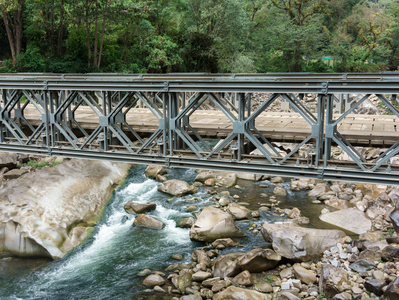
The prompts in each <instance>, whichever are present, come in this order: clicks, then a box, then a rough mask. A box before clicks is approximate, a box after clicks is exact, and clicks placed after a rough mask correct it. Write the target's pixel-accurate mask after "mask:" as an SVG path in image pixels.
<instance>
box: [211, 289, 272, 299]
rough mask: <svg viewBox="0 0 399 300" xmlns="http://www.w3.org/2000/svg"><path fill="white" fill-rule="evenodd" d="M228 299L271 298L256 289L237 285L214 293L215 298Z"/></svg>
mask: <svg viewBox="0 0 399 300" xmlns="http://www.w3.org/2000/svg"><path fill="white" fill-rule="evenodd" d="M226 299H246V300H269V299H271V298H269V297H268V295H266V294H263V293H260V292H257V291H254V290H248V289H243V288H239V287H235V286H229V287H228V288H227V289H225V290H224V291H222V292H220V293H217V294H215V295H214V297H213V300H226Z"/></svg>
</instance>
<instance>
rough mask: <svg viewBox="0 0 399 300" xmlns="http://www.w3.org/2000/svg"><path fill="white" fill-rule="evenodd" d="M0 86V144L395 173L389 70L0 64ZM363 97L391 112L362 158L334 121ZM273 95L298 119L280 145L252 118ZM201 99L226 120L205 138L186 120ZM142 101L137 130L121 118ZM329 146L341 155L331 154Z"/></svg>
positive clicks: (250, 168)
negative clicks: (25, 70)
mask: <svg viewBox="0 0 399 300" xmlns="http://www.w3.org/2000/svg"><path fill="white" fill-rule="evenodd" d="M0 90H1V97H0V100H1V103H0V112H1V113H0V151H9V152H19V153H28V154H37V155H54V156H66V157H75V158H86V159H108V160H114V161H121V162H129V163H139V164H158V165H164V166H173V167H185V168H201V169H217V170H226V171H237V172H252V173H259V174H268V175H279V176H289V177H308V178H316V179H325V180H345V181H360V182H372V183H383V184H398V183H399V159H397V157H396V156H397V155H398V154H399V134H397V133H395V132H396V130H397V123H396V122H399V121H398V120H399V119H398V118H399V111H398V109H397V107H398V105H397V102H396V95H397V94H399V73H395V72H393V73H378V74H374V73H370V74H307V73H297V74H296V73H290V74H284V73H281V74H279V73H274V74H195V73H194V74H158V75H157V74H140V75H136V74H135V75H125V74H80V75H79V74H63V75H62V74H0ZM260 95H261V96H262V97H261V98H259V96H260ZM304 95H306V97H309V96H311V97H313V99H316V100H315V102H316V104H317V105H316V107H315V108H313V109H310V108H309V106H308V105H307V103H306V99H305V100H304ZM259 99H261V101H259ZM370 99H373V101H374V102H375V101H377V102H378V105H379V107H380V108H381V107H382V108H384V109H385V111H386V112H388V113H389V114H391V115H392V118H393V123H392V124H393V125H392V124H391V125H392V126H393V127H392V128H393V129H392V130H393V134H391V138H390V140H389V141H385V143H384V145H387V146H386V148H384V149H382V150H381V151H379V152H378V155H377V156H373V157H371V158H370V157H368V156H366V155H365V154H364V151H363V152H362V151H361V149H359V148H358V147H355V145H352V144H351V143H350V142H349V141H348V139H347V138H346V136H345V134H344V131H343V129H342V126H341V125H342V123H343V121H344V120H345V118H348V117H349V116H351V117H352V118H354V119H357V118H358V119H362V116H364V115H360V114H356V113H357V112H358V109H359V108H360V107H361V106H362V105H365V103H368V102H370V101H371V100H370ZM254 102H256V103H257V105H254ZM281 103H285V107H288V108H289V110H290V112H291V114H293V115H295V116H296V117H298V118H300V119H301V120H302V123H304V124H305V125H306V126H307V129H308V131H305V132H307V135H306V136H305V137H304V138H303V140H302V141H301V142H299V143H297V144H295V145H294V146H291V148H290V149H289V150H287V151H285V152H284V151H281V147H280V148H279V145H277V144H276V143H274V142H273V141H272V139H271V137H270V136H268V134H265V133H263V132H261V130H259V128H258V127H259V126H258V123H260V120H261V119H262V120H265V119H266V120H267V118H268V112H269V111H270V109H271V107H275V106H276V105H281ZM205 105H206V106H207V107H208V110H206V112H209V113H211V112H212V110H209V107H211V108H212V109H213V111H218V112H219V113H221V114H222V115H223V116H224V118H225V120H226V122H227V123H228V124H229V125H230V127H229V128H230V132H228V133H227V134H226V135H225V136H224V137H223V138H221V139H218V140H208V139H206V138H205V137H203V136H201V134H200V133H199V131H198V128H196V126H195V124H193V123H192V122H190V121H191V120H192V119H193V116H194V115H195V114H196V113H197V112H198V111H199V110H200V109H201V108H204V106H205ZM277 107H278V106H277ZM83 109H85V110H90V111H91V113H92V115H93V116H94V117H95V120H96V121H95V127H94V128H91V129H88V128H84V126H82V125H81V124H80V123H79V121H78V119H79V114H80V113H81V111H82V110H83ZM143 109H145V110H146V111H147V112H150V114H151V115H152V117H154V116H155V118H156V123H155V125H156V126H155V128H156V129H155V130H153V131H152V132H149V133H148V134H145V135H143V134H142V133H140V131H139V130H137V129H136V130H135V129H133V126H131V124H129V122H128V119H131V118H132V116H133V118H135V119H141V118H144V116H143V114H140V112H141V111H143ZM28 110H29V111H30V112H32V111H34V114H36V116H38V118H39V122H38V123H34V122H32V120H31V119H30V118H29V117H27V111H28ZM152 125H154V124H152ZM270 129H271V130H272V131H273V128H270ZM292 130H293V132H296V131H295V130H297V128H294V127H293V128H292ZM359 133H360V134H361V133H362V129H361V128H360V129H359ZM366 139H367V140H373V139H382V140H383V139H384V137H378V136H372V135H371V136H367V137H366ZM337 151H338V152H339V153H341V157H343V158H344V159H341V160H338V159H337V158H336V157H335V156H334V153H337Z"/></svg>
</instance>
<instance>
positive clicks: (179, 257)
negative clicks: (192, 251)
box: [171, 254, 183, 260]
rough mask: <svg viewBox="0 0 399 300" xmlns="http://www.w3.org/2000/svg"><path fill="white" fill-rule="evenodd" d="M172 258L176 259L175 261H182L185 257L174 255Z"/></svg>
mask: <svg viewBox="0 0 399 300" xmlns="http://www.w3.org/2000/svg"><path fill="white" fill-rule="evenodd" d="M171 258H172V259H174V260H182V259H183V255H181V254H173V255H172V256H171Z"/></svg>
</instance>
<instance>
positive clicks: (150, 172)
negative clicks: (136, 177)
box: [145, 165, 166, 178]
mask: <svg viewBox="0 0 399 300" xmlns="http://www.w3.org/2000/svg"><path fill="white" fill-rule="evenodd" d="M164 174H166V168H165V167H164V166H156V165H150V166H148V167H147V169H145V176H146V177H148V178H157V176H158V175H164Z"/></svg>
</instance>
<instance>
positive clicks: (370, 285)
mask: <svg viewBox="0 0 399 300" xmlns="http://www.w3.org/2000/svg"><path fill="white" fill-rule="evenodd" d="M384 286H385V280H376V279H370V280H366V281H365V282H364V287H365V289H366V290H367V291H369V292H372V293H374V294H375V295H377V296H381V295H382V294H383V292H382V288H383V287H384Z"/></svg>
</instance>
